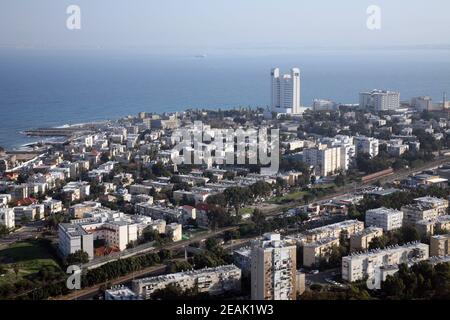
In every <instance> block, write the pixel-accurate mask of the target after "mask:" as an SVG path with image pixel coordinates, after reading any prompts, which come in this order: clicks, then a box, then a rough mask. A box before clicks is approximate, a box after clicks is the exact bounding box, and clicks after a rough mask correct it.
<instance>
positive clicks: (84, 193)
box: [63, 181, 91, 201]
mask: <svg viewBox="0 0 450 320" xmlns="http://www.w3.org/2000/svg"><path fill="white" fill-rule="evenodd" d="M90 190H91V185H90V184H89V182H86V181H73V182H69V183H68V184H66V185H65V186H64V187H63V192H64V193H65V194H66V196H67V197H68V198H69V199H70V200H71V201H78V200H81V199H84V198H86V197H88V196H89V195H90Z"/></svg>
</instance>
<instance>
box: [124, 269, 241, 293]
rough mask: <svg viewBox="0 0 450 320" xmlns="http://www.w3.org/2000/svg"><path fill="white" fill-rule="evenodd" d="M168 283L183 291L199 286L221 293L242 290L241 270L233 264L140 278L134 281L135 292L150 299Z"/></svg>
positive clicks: (205, 289)
mask: <svg viewBox="0 0 450 320" xmlns="http://www.w3.org/2000/svg"><path fill="white" fill-rule="evenodd" d="M168 285H175V286H177V287H179V288H180V289H181V290H183V291H184V290H187V289H192V288H194V287H197V288H198V291H199V292H208V293H209V294H211V295H220V294H223V293H225V292H229V291H239V290H240V288H241V270H240V269H239V268H238V267H236V266H235V265H232V264H231V265H226V266H220V267H216V268H206V269H201V270H192V271H185V272H179V273H172V274H167V275H162V276H157V277H151V278H144V279H138V280H133V282H132V287H133V292H134V293H135V294H136V295H139V296H141V297H143V298H144V299H150V298H151V295H152V294H153V293H154V292H155V291H156V290H158V289H164V288H166V287H167V286H168Z"/></svg>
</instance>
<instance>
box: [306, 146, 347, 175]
mask: <svg viewBox="0 0 450 320" xmlns="http://www.w3.org/2000/svg"><path fill="white" fill-rule="evenodd" d="M342 152H343V151H342V150H341V147H327V146H326V145H319V146H318V147H316V148H311V149H305V150H303V162H305V163H306V164H308V165H310V166H313V167H314V171H315V173H316V174H317V175H320V176H322V177H326V176H329V175H333V174H336V173H337V172H338V171H340V170H342V171H345V170H346V166H347V163H346V162H342V161H341V160H342V156H341V153H342Z"/></svg>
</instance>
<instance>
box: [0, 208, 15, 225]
mask: <svg viewBox="0 0 450 320" xmlns="http://www.w3.org/2000/svg"><path fill="white" fill-rule="evenodd" d="M0 225H3V226H5V227H6V228H8V229H13V228H14V226H15V217H14V210H13V209H11V208H0Z"/></svg>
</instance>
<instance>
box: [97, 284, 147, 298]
mask: <svg viewBox="0 0 450 320" xmlns="http://www.w3.org/2000/svg"><path fill="white" fill-rule="evenodd" d="M105 300H142V298H141V297H139V296H138V295H136V294H135V293H134V292H133V291H132V290H131V289H130V288H128V287H125V286H115V287H112V288H111V289H108V290H106V291H105Z"/></svg>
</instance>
